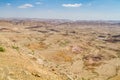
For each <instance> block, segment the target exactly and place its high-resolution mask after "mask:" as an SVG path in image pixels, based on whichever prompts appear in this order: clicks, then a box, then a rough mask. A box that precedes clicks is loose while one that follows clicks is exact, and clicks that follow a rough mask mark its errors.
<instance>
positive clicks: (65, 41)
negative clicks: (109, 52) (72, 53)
mask: <svg viewBox="0 0 120 80" xmlns="http://www.w3.org/2000/svg"><path fill="white" fill-rule="evenodd" d="M69 43H70V41H68V40H63V41H60V43H59V45H60V46H66V45H67V44H69Z"/></svg>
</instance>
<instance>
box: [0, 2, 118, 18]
mask: <svg viewBox="0 0 120 80" xmlns="http://www.w3.org/2000/svg"><path fill="white" fill-rule="evenodd" d="M0 17H2V18H46V19H71V20H120V0H0Z"/></svg>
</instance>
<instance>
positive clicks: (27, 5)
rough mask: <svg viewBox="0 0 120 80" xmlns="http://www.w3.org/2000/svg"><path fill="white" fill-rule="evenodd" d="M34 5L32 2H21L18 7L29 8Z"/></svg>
mask: <svg viewBox="0 0 120 80" xmlns="http://www.w3.org/2000/svg"><path fill="white" fill-rule="evenodd" d="M31 7H34V6H33V5H32V4H23V5H21V6H18V8H31Z"/></svg>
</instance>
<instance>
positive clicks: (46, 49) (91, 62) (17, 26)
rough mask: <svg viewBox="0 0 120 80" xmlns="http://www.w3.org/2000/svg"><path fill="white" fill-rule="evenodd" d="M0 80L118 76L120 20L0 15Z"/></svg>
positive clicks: (88, 79)
mask: <svg viewBox="0 0 120 80" xmlns="http://www.w3.org/2000/svg"><path fill="white" fill-rule="evenodd" d="M0 80H120V22H119V21H118V22H117V21H70V20H39V19H1V20H0Z"/></svg>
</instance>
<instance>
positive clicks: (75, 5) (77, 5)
mask: <svg viewBox="0 0 120 80" xmlns="http://www.w3.org/2000/svg"><path fill="white" fill-rule="evenodd" d="M62 6H63V7H81V6H82V4H81V3H79V4H78V3H75V4H62Z"/></svg>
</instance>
